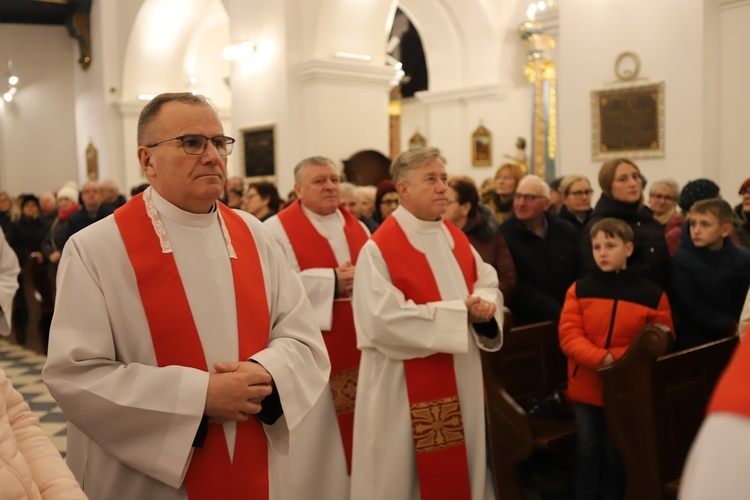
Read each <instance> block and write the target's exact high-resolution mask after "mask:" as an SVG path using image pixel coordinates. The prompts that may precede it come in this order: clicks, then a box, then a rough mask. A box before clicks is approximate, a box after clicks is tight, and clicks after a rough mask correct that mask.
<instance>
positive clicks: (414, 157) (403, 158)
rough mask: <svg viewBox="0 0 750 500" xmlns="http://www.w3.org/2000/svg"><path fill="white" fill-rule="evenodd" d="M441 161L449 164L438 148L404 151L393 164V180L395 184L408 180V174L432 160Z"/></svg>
mask: <svg viewBox="0 0 750 500" xmlns="http://www.w3.org/2000/svg"><path fill="white" fill-rule="evenodd" d="M436 159H437V160H440V161H441V162H442V163H443V165H445V164H446V163H447V162H446V161H445V157H444V156H443V153H442V152H441V151H440V150H439V149H438V148H420V149H410V150H408V151H404V152H403V153H401V154H400V155H398V156H397V157H396V159H395V160H393V163H391V180H392V181H393V183H394V184H397V183H398V182H400V181H403V180H405V179H406V176H407V174H408V173H409V172H410V171H412V170H414V169H417V168H419V167H421V166H422V165H424V164H426V163H429V162H431V161H432V160H436Z"/></svg>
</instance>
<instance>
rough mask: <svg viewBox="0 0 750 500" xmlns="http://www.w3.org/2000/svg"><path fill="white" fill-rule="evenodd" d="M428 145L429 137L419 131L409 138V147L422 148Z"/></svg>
mask: <svg viewBox="0 0 750 500" xmlns="http://www.w3.org/2000/svg"><path fill="white" fill-rule="evenodd" d="M426 147H427V138H426V137H425V136H423V135H422V134H420V133H419V131H417V132H416V133H415V134H414V135H413V136H411V139H409V149H421V148H426Z"/></svg>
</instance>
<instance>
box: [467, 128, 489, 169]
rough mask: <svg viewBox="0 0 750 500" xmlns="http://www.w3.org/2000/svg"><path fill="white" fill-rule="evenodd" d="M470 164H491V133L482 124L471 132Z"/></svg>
mask: <svg viewBox="0 0 750 500" xmlns="http://www.w3.org/2000/svg"><path fill="white" fill-rule="evenodd" d="M471 164H472V165H474V166H475V167H486V166H488V165H492V134H491V133H490V131H489V130H487V129H486V128H484V126H482V125H479V128H478V129H476V130H475V131H474V133H473V134H471Z"/></svg>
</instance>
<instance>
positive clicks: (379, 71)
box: [292, 59, 396, 89]
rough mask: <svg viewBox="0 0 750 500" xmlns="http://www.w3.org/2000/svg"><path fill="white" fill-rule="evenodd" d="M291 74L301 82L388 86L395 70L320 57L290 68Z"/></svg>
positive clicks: (387, 67)
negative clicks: (327, 59)
mask: <svg viewBox="0 0 750 500" xmlns="http://www.w3.org/2000/svg"><path fill="white" fill-rule="evenodd" d="M292 72H293V74H294V75H295V76H296V77H297V79H298V80H299V81H300V82H301V83H303V84H310V83H323V82H326V83H344V84H359V85H373V86H380V87H383V88H386V89H388V88H390V87H391V86H392V85H391V82H392V80H393V79H394V77H395V75H396V70H394V69H393V68H392V67H389V66H383V67H376V66H371V65H369V64H362V63H350V62H342V61H326V60H321V59H316V60H310V61H305V62H303V63H300V64H297V65H296V66H293V68H292Z"/></svg>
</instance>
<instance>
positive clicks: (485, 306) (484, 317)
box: [464, 295, 497, 323]
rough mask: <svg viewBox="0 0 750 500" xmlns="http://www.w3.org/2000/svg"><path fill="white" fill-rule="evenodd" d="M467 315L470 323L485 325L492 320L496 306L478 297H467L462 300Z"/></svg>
mask: <svg viewBox="0 0 750 500" xmlns="http://www.w3.org/2000/svg"><path fill="white" fill-rule="evenodd" d="M464 304H466V309H468V313H469V322H470V323H486V322H488V321H489V320H491V319H492V317H493V316H494V315H495V311H497V306H496V305H495V304H494V303H492V302H488V301H486V300H484V299H481V298H479V297H476V296H473V295H469V296H468V297H466V299H465V300H464Z"/></svg>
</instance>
